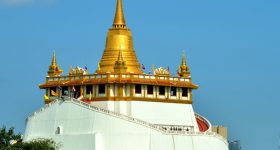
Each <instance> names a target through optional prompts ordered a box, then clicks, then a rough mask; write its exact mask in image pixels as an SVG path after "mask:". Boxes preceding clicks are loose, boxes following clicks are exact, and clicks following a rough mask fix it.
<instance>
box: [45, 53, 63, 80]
mask: <svg viewBox="0 0 280 150" xmlns="http://www.w3.org/2000/svg"><path fill="white" fill-rule="evenodd" d="M62 72H63V70H61V69H60V67H59V66H58V65H57V63H56V55H55V51H53V57H52V63H51V65H50V66H49V71H48V76H50V77H54V76H60V74H61V73H62Z"/></svg>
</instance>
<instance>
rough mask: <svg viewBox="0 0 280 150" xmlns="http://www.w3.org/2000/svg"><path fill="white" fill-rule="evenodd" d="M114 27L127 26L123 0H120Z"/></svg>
mask: <svg viewBox="0 0 280 150" xmlns="http://www.w3.org/2000/svg"><path fill="white" fill-rule="evenodd" d="M113 27H114V28H126V24H125V19H124V14H123V7H122V0H118V2H117V8H116V14H115V19H114V23H113Z"/></svg>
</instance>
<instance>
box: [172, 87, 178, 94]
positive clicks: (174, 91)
mask: <svg viewBox="0 0 280 150" xmlns="http://www.w3.org/2000/svg"><path fill="white" fill-rule="evenodd" d="M170 95H171V96H176V95H177V89H176V87H171V89H170Z"/></svg>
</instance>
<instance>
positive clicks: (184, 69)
mask: <svg viewBox="0 0 280 150" xmlns="http://www.w3.org/2000/svg"><path fill="white" fill-rule="evenodd" d="M178 75H179V76H180V77H185V78H188V77H190V70H189V67H188V66H187V59H186V54H185V52H183V56H182V64H181V66H179V68H178Z"/></svg>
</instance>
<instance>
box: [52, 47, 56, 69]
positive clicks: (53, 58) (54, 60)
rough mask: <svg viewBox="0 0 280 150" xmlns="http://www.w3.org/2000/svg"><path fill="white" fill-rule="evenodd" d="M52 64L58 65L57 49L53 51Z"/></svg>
mask: <svg viewBox="0 0 280 150" xmlns="http://www.w3.org/2000/svg"><path fill="white" fill-rule="evenodd" d="M52 66H56V56H55V50H54V51H53V57H52Z"/></svg>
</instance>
